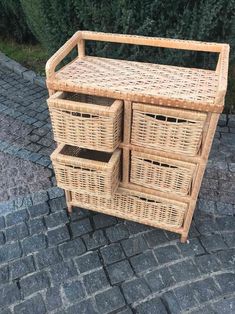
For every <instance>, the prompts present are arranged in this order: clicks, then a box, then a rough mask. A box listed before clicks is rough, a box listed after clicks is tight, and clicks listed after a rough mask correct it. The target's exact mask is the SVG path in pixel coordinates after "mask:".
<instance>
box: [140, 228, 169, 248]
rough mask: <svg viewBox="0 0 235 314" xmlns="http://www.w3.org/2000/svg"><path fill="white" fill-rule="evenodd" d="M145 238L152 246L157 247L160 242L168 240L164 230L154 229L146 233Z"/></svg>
mask: <svg viewBox="0 0 235 314" xmlns="http://www.w3.org/2000/svg"><path fill="white" fill-rule="evenodd" d="M144 238H145V240H146V241H147V243H148V246H149V247H150V248H152V247H155V246H157V245H159V244H162V243H166V242H168V239H167V237H166V235H165V233H164V231H163V230H160V229H154V230H152V231H150V232H148V233H146V234H144Z"/></svg>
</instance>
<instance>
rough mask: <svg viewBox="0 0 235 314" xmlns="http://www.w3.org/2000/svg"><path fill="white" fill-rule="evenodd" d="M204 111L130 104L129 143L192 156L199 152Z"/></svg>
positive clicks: (204, 116) (204, 117)
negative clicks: (131, 118) (131, 108)
mask: <svg viewBox="0 0 235 314" xmlns="http://www.w3.org/2000/svg"><path fill="white" fill-rule="evenodd" d="M205 120H206V114H204V113H200V112H196V111H189V110H182V109H172V108H171V109H169V108H164V107H156V106H150V105H144V104H137V103H136V104H133V126H132V133H131V142H132V144H135V145H139V146H142V145H143V146H145V147H149V148H155V149H161V150H163V151H167V152H174V153H180V154H186V155H191V156H194V155H196V154H197V153H198V151H199V149H200V146H201V140H202V130H203V126H204V124H205Z"/></svg>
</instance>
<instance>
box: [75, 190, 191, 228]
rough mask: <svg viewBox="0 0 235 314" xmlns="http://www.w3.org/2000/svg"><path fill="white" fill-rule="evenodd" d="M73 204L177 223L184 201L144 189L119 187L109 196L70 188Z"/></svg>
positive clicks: (141, 219)
mask: <svg viewBox="0 0 235 314" xmlns="http://www.w3.org/2000/svg"><path fill="white" fill-rule="evenodd" d="M71 195H72V203H73V204H74V206H80V207H83V208H88V209H93V210H96V211H100V212H103V213H108V214H109V215H114V216H118V217H120V218H127V219H131V220H134V221H137V222H141V223H145V224H148V225H152V226H159V225H161V224H163V225H170V226H174V227H181V226H182V223H183V219H184V215H185V213H186V209H187V204H184V203H178V204H176V203H175V202H170V201H169V200H166V199H161V198H159V197H155V196H152V195H148V194H145V193H136V192H130V191H128V190H124V189H119V190H118V192H117V193H115V195H114V197H113V198H112V199H108V198H105V197H99V196H93V195H89V194H82V193H78V192H72V193H71Z"/></svg>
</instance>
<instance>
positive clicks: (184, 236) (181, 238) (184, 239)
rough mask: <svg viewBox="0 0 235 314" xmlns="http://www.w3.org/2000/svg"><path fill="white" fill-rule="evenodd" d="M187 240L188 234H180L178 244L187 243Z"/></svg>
mask: <svg viewBox="0 0 235 314" xmlns="http://www.w3.org/2000/svg"><path fill="white" fill-rule="evenodd" d="M187 239H188V234H187V233H186V234H182V235H181V237H180V242H181V243H185V242H187Z"/></svg>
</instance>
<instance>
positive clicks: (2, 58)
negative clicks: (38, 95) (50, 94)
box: [0, 51, 46, 88]
mask: <svg viewBox="0 0 235 314" xmlns="http://www.w3.org/2000/svg"><path fill="white" fill-rule="evenodd" d="M0 64H1V65H3V66H5V67H6V68H7V69H9V70H11V71H13V72H15V73H16V74H18V75H20V76H21V77H23V78H24V79H25V80H27V81H30V82H31V83H34V84H36V85H39V86H41V87H44V88H46V80H45V78H44V77H42V76H40V75H38V74H36V73H35V72H34V71H32V70H29V69H27V68H25V67H24V66H22V65H21V64H20V63H18V62H16V61H15V60H13V59H11V58H9V57H7V56H6V55H5V54H4V53H3V52H1V51H0Z"/></svg>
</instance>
